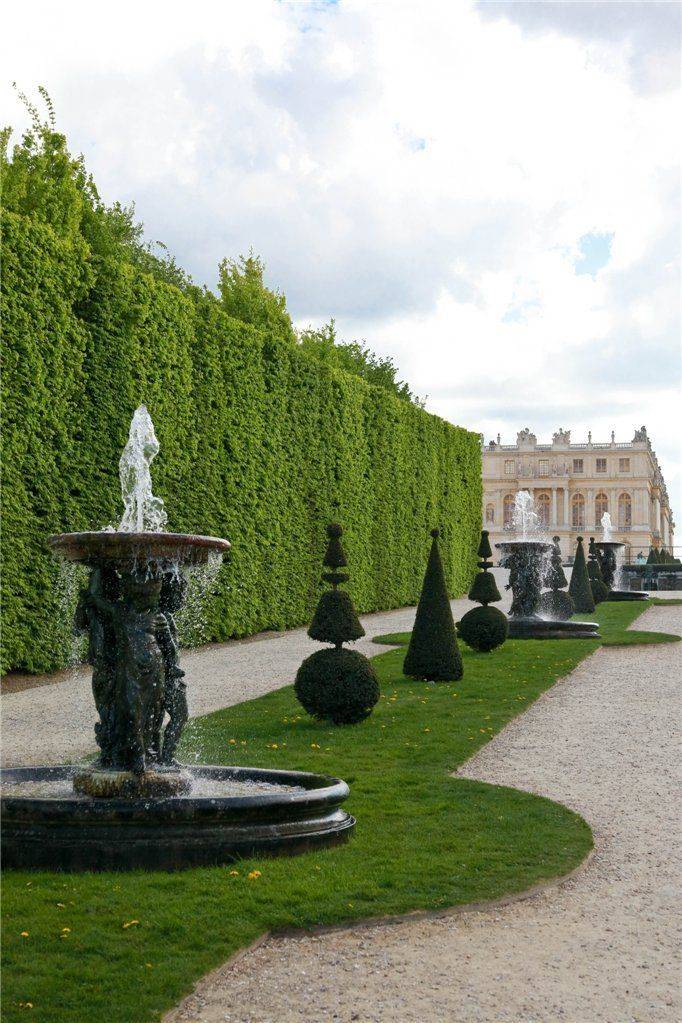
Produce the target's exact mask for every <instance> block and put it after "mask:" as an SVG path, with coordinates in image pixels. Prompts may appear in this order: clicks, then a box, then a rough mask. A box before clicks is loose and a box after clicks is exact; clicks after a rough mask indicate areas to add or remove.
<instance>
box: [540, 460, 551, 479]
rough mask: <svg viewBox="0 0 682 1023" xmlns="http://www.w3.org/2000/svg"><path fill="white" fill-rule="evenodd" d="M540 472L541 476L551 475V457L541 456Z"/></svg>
mask: <svg viewBox="0 0 682 1023" xmlns="http://www.w3.org/2000/svg"><path fill="white" fill-rule="evenodd" d="M538 474H539V475H540V476H549V458H541V459H540V461H539V462H538Z"/></svg>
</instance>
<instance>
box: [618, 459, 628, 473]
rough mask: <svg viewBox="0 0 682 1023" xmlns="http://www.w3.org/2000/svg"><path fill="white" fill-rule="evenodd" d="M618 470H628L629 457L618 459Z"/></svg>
mask: <svg viewBox="0 0 682 1023" xmlns="http://www.w3.org/2000/svg"><path fill="white" fill-rule="evenodd" d="M618 472H630V459H629V458H619V459H618Z"/></svg>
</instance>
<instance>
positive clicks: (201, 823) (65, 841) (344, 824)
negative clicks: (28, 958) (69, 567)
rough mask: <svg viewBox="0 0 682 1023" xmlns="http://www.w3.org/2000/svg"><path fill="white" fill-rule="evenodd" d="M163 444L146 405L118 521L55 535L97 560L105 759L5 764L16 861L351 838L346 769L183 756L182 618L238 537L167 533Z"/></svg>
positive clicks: (7, 855)
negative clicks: (154, 467) (158, 493)
mask: <svg viewBox="0 0 682 1023" xmlns="http://www.w3.org/2000/svg"><path fill="white" fill-rule="evenodd" d="M158 450H159V445H158V441H157V439H156V436H155V433H154V426H153V424H152V421H151V418H150V416H149V413H148V412H147V409H146V408H145V407H144V405H142V406H140V408H138V409H137V411H136V412H135V415H134V416H133V421H132V423H131V427H130V435H129V438H128V443H127V444H126V447H125V449H124V452H123V455H122V456H121V461H120V476H121V489H122V495H123V501H124V505H125V511H124V515H123V518H122V520H121V523H120V525H119V527H118V529H113V528H111V527H109V528H107V529H103V530H101V531H99V532H85V533H60V534H58V535H56V536H51V537H50V538H49V540H48V542H49V544H50V546H51V548H52V550H53V551H54V552H55V553H57V554H58V555H60V556H61V557H62V558H64V559H65V560H66V561H68V562H75V563H77V564H81V565H85V566H87V568H88V569H89V579H88V585H87V587H86V588H85V589H84V590H83V591H82V593H81V595H80V599H79V602H78V608H77V611H76V628H77V629H78V630H80V631H83V632H86V633H87V635H88V661H89V663H90V664H91V665H92V669H93V670H92V690H93V696H94V700H95V705H96V708H97V714H98V721H97V723H96V725H95V739H96V742H97V746H98V747H99V756H98V758H97V760H96V762H95V763H94V764H92V765H84V766H71V765H59V766H50V767H47V766H41V767H22V768H8V769H5V770H4V771H3V772H2V784H3V793H2V855H3V860H4V864H5V866H8V867H21V868H24V869H26V868H28V869H44V868H48V869H55V868H56V869H63V870H112V869H113V870H121V869H125V870H128V869H139V868H146V869H161V870H172V869H178V868H183V867H190V866H199V865H206V864H216V863H223V862H227V861H229V860H232V859H235V858H236V857H238V856H245V855H250V854H251V853H254V852H268V853H276V852H297V851H303V850H305V849H310V848H313V847H316V846H319V845H324V844H331V843H334V842H338V841H342V840H344V839H345V838H346V837H347V836H348V834H349V833H350V831H351V830H352V828H353V827H354V824H355V821H354V819H353V818H352V817H351V816H350V815H349V814H347V813H346V812H345V811H342V810H341V809H340V804H341V803H342V802H343V801H344V800H345V799H346V797H347V796H348V794H349V789H348V786H347V785H346V783H345V782H343V781H341V780H340V779H338V778H330V777H327V776H324V775H317V774H310V773H307V772H300V771H280V770H277V771H275V770H272V771H271V770H259V769H253V768H240V767H220V766H211V765H196V766H183V765H181V764H179V763H178V761H177V760H176V759H175V751H176V748H177V745H178V742H179V740H180V737H181V734H182V731H183V728H184V726H185V724H186V722H187V719H188V709H187V698H186V691H185V690H186V684H185V681H184V672H183V670H182V668H180V666H179V645H178V633H177V629H176V625H175V620H174V615H175V614H176V612H177V611H179V610H180V608H181V607H182V605H183V603H184V600H185V596H186V592H187V586H188V573H189V572H190V571H192V570H193V569H196V568H197V567H200V566H205V565H207V564H208V563H210V562H211V560H214V561H215V559H218V560H220V559H221V558H222V555H223V554H224V553H225V552H226V551H227V550H229V547H230V544H229V543H228V541H227V540H222V539H219V538H218V537H212V536H193V535H186V534H180V533H167V532H165V531H164V526H165V524H166V512H165V509H164V506H163V501H162V500H161V499H160V498H158V497H155V496H154V495H153V493H152V487H151V472H150V466H151V462H152V461H153V459H154V457H155V456H156V454H157V453H158Z"/></svg>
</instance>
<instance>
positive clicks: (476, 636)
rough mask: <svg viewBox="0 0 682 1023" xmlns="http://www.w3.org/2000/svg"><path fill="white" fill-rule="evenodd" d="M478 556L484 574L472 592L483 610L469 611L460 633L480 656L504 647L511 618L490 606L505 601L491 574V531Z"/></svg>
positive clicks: (471, 596)
mask: <svg viewBox="0 0 682 1023" xmlns="http://www.w3.org/2000/svg"><path fill="white" fill-rule="evenodd" d="M477 553H478V556H479V558H480V559H481V560H480V561H479V562H478V567H479V568H480V569H481V571H480V572H479V573H478V575H477V576H476V578H475V579H474V581H473V585H472V587H471V589H470V590H469V600H476V601H478V603H479V604H483V607H475V608H474V609H473V610H472V611H467V613H466V614H465V615H464V617H463V618H462V619H461V621H459V622H457V633H458V635H459V636H460V637H461V638H462V639H463V640H464V642H465V643H466V644H467V646H470V647H471V648H472V650H478V651H479V652H480V653H489V652H490V651H491V650H494V649H495V647H498V646H501V645H502V643H504V641H505V639H506V638H507V634H508V632H509V625H508V623H507V616H506V615H505V614H503V613H502V611H499V610H498V609H497V608H496V607H488V604H491V603H492V602H493V601H496V600H502V597H501V596H500V591H499V590H498V588H497V583H496V582H495V576H494V575H491V573H490V571H489V569H490V567H491V564H492V563H491V561H490V560H489V559H490V558H491V557H492V553H493V552H492V548H491V546H490V539H489V536H488V530H487V529H483V530H482V531H481V542H480V544H479V545H478V552H477Z"/></svg>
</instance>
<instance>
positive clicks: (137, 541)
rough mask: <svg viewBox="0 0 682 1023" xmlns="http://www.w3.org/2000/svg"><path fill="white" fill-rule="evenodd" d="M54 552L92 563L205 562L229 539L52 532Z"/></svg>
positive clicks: (227, 545) (225, 547)
mask: <svg viewBox="0 0 682 1023" xmlns="http://www.w3.org/2000/svg"><path fill="white" fill-rule="evenodd" d="M47 542H48V543H49V545H50V547H51V548H52V550H53V551H54V552H55V554H59V555H61V556H62V557H63V558H66V560H67V561H76V562H79V563H80V564H85V565H93V564H96V563H97V562H102V561H112V562H122V563H123V562H125V563H128V564H129V563H130V562H131V561H143V562H144V561H147V562H149V561H165V562H173V563H176V564H178V565H185V566H192V565H203V564H205V563H206V562H207V561H208V559H209V556H210V554H211V553H213V552H217V553H223V554H224V553H226V552H227V551H229V549H230V542H229V540H222V539H221V538H220V537H217V536H193V535H192V534H191V533H117V532H116V531H115V530H113V529H112V530H101V531H99V532H98V531H91V532H87V533H56V534H54V535H53V536H50V537H48V540H47Z"/></svg>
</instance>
